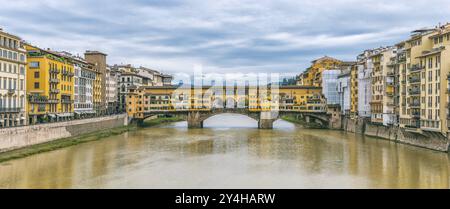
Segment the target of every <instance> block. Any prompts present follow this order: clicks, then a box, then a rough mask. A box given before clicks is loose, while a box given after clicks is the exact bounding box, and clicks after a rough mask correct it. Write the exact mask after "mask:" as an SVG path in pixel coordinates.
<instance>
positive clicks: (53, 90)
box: [50, 89, 60, 94]
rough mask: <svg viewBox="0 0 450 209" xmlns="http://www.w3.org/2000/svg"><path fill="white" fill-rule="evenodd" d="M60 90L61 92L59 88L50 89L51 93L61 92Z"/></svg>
mask: <svg viewBox="0 0 450 209" xmlns="http://www.w3.org/2000/svg"><path fill="white" fill-rule="evenodd" d="M59 92H60V90H59V89H50V93H51V94H59Z"/></svg>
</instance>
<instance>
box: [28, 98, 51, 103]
mask: <svg viewBox="0 0 450 209" xmlns="http://www.w3.org/2000/svg"><path fill="white" fill-rule="evenodd" d="M28 101H29V102H30V103H32V104H45V103H47V102H48V99H47V97H44V96H39V97H36V96H30V97H29V98H28Z"/></svg>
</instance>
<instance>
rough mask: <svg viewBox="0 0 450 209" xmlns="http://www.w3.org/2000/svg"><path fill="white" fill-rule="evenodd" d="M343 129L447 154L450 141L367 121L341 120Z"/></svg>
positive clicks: (439, 136) (429, 133)
mask: <svg viewBox="0 0 450 209" xmlns="http://www.w3.org/2000/svg"><path fill="white" fill-rule="evenodd" d="M342 124H343V126H342V127H343V129H344V131H347V132H352V133H357V134H363V135H366V136H371V137H377V138H381V139H386V140H390V141H394V142H397V143H402V144H408V145H413V146H417V147H422V148H427V149H432V150H437V151H442V152H448V151H449V146H450V139H449V137H448V136H447V135H444V134H442V133H438V132H431V131H420V132H417V131H410V130H408V129H405V128H400V127H397V126H384V125H382V124H374V123H371V122H370V120H368V119H362V118H358V119H353V118H348V117H345V118H344V119H343V123H342Z"/></svg>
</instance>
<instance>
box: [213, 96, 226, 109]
mask: <svg viewBox="0 0 450 209" xmlns="http://www.w3.org/2000/svg"><path fill="white" fill-rule="evenodd" d="M212 107H213V108H216V109H219V108H223V100H222V99H221V98H214V100H213V102H212Z"/></svg>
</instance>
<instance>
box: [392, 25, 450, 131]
mask: <svg viewBox="0 0 450 209" xmlns="http://www.w3.org/2000/svg"><path fill="white" fill-rule="evenodd" d="M449 34H450V25H449V24H447V25H444V26H440V27H436V28H433V29H423V30H416V31H413V33H412V35H411V38H410V39H408V40H406V41H404V42H401V43H399V44H397V46H398V47H400V49H401V50H402V51H404V54H405V56H406V59H405V61H404V63H403V62H400V61H398V65H399V72H400V108H399V110H400V111H399V113H400V126H401V127H406V128H409V130H410V131H415V132H422V131H433V132H442V133H446V132H447V131H448V127H447V115H448V109H447V108H448V103H449V98H448V94H447V92H448V87H449V86H448V79H447V78H448V73H449V70H450V54H449V50H448V47H450V46H449V45H450V35H449Z"/></svg>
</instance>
